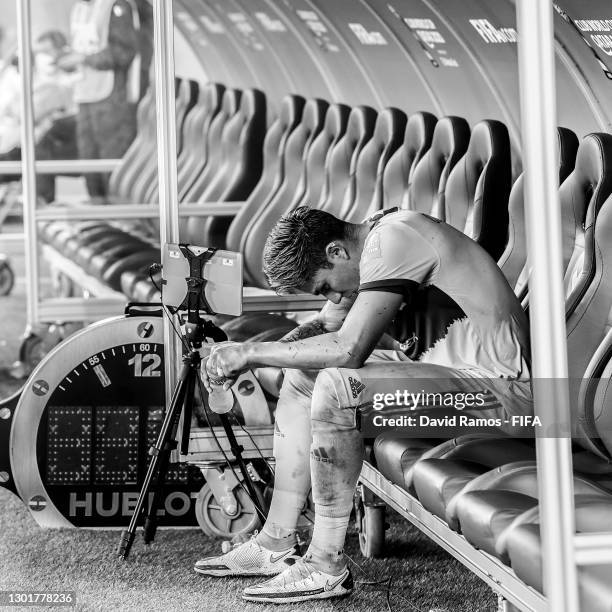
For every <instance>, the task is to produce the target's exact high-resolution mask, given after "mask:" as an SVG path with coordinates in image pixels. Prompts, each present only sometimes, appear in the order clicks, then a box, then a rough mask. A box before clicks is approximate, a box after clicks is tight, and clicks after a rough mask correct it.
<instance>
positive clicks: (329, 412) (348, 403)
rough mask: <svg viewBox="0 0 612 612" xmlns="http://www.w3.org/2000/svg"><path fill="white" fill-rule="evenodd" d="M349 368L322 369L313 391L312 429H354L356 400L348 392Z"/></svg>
mask: <svg viewBox="0 0 612 612" xmlns="http://www.w3.org/2000/svg"><path fill="white" fill-rule="evenodd" d="M347 372H349V370H345V369H342V368H327V369H325V370H321V372H319V375H318V376H317V380H316V381H315V386H314V390H313V393H312V417H311V418H312V430H313V432H315V431H318V430H327V429H337V428H341V429H354V428H355V427H356V425H357V424H356V415H355V406H356V404H355V402H354V400H353V398H352V396H351V395H350V386H349V391H348V392H347V382H348V374H347Z"/></svg>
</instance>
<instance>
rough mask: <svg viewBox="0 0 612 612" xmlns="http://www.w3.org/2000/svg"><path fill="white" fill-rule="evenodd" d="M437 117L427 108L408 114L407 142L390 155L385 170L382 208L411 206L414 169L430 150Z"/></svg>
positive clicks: (405, 139)
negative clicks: (410, 196) (428, 111)
mask: <svg viewBox="0 0 612 612" xmlns="http://www.w3.org/2000/svg"><path fill="white" fill-rule="evenodd" d="M436 121H437V118H436V116H435V115H432V114H431V113H427V112H419V113H414V114H412V115H410V117H408V122H407V123H406V131H405V132H404V142H403V143H402V146H401V147H400V148H399V149H398V150H397V151H396V152H395V153H394V154H393V155H392V156H391V159H389V163H388V164H387V165H386V167H385V171H384V174H383V206H382V207H383V208H391V207H393V206H398V207H399V208H407V209H410V203H409V193H410V185H411V184H412V178H413V174H414V170H415V168H416V166H417V164H418V163H419V162H420V161H421V158H422V157H423V155H425V153H426V152H427V151H428V150H429V147H430V146H431V141H432V138H433V133H434V129H435V127H436Z"/></svg>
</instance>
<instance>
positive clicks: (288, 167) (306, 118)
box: [242, 98, 329, 287]
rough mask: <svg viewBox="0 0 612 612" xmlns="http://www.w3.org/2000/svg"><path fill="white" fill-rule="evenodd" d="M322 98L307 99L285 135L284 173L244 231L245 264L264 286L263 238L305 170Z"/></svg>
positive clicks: (322, 116) (322, 118) (322, 111)
mask: <svg viewBox="0 0 612 612" xmlns="http://www.w3.org/2000/svg"><path fill="white" fill-rule="evenodd" d="M328 106H329V105H328V103H327V102H326V101H325V100H319V99H316V98H313V99H311V100H308V101H307V102H306V105H305V106H304V112H303V114H302V120H301V121H300V123H299V124H298V125H297V126H296V127H295V129H294V130H293V131H292V132H291V134H290V135H289V138H288V139H287V145H286V147H285V151H284V158H285V159H284V169H285V176H284V178H283V181H282V183H281V185H280V187H279V188H278V191H277V192H276V193H275V194H274V195H273V196H272V198H271V199H270V200H269V201H268V202H266V204H265V206H264V207H263V209H262V210H261V211H260V212H259V214H258V215H257V216H256V217H255V218H254V219H253V223H252V224H251V225H249V226H248V227H247V229H246V232H247V235H246V237H245V240H244V243H243V245H242V248H243V254H244V265H245V267H246V268H247V269H248V273H249V277H250V278H251V279H252V280H253V281H254V284H255V285H257V286H259V287H267V286H268V282H267V280H266V278H265V275H264V273H263V251H264V245H265V242H266V239H267V237H268V234H269V233H270V230H271V229H272V228H273V227H274V224H275V223H276V222H277V221H278V219H280V217H281V216H282V215H283V214H285V213H286V212H288V210H287V209H288V207H289V205H290V204H291V202H293V201H294V200H295V198H296V192H297V190H298V187H299V185H300V179H301V177H302V175H303V173H304V165H305V160H306V156H307V155H308V151H309V149H310V146H311V144H312V142H313V141H314V139H315V138H316V137H317V136H318V135H319V133H320V132H321V130H322V129H323V125H324V123H325V113H326V112H327V109H328Z"/></svg>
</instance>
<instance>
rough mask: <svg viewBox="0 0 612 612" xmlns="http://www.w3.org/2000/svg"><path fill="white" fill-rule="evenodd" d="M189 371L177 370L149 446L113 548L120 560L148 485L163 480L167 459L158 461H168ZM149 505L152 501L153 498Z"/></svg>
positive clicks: (151, 513)
mask: <svg viewBox="0 0 612 612" xmlns="http://www.w3.org/2000/svg"><path fill="white" fill-rule="evenodd" d="M190 371H191V366H190V364H189V363H185V364H184V365H183V368H182V370H181V374H180V376H179V380H178V382H177V386H176V388H175V390H174V393H173V395H172V401H171V402H170V406H169V407H168V411H167V412H166V415H165V416H164V420H163V422H162V426H161V429H160V431H159V435H158V438H157V442H156V443H155V445H154V446H152V447H151V449H150V451H149V452H150V454H151V461H150V462H149V467H148V468H147V473H146V475H145V479H144V482H143V485H142V488H141V490H140V495H139V496H138V500H137V502H136V506H135V508H134V513H133V514H132V518H131V519H130V524H129V526H128V528H127V529H126V530H125V531H123V532H122V534H121V540H120V542H119V547H118V549H117V554H118V555H119V557H121V558H123V559H127V557H128V555H129V554H130V550H131V548H132V544H133V543H134V538H135V537H136V529H137V527H138V521H139V520H140V515H141V514H142V513H143V511H144V510H145V504H146V501H147V497H148V494H149V489H150V488H151V483H152V482H153V477H154V476H155V474H156V473H157V480H158V482H163V479H164V477H165V471H166V469H167V467H168V460H166V461H165V462H164V461H163V460H162V459H163V457H164V455H165V456H167V457H168V458H169V454H170V450H169V449H168V443H169V442H172V441H173V439H174V436H175V435H176V426H177V424H178V419H179V416H180V411H181V408H182V405H183V398H184V397H185V391H186V388H187V380H188V376H189V372H190ZM162 467H164V470H163V472H162V471H161V468H162ZM157 490H159V487H157ZM153 502H155V497H154V499H153ZM156 511H157V507H156V506H155V504H154V503H152V504H151V507H150V508H149V511H148V513H147V515H146V520H149V519H150V518H151V517H152V516H155V513H156Z"/></svg>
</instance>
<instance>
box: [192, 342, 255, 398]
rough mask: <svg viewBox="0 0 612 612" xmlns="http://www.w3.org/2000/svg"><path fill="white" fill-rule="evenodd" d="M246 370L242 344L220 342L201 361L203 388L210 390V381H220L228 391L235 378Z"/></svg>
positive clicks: (244, 351)
mask: <svg viewBox="0 0 612 612" xmlns="http://www.w3.org/2000/svg"><path fill="white" fill-rule="evenodd" d="M247 368H248V361H247V353H246V349H245V347H244V344H242V343H239V342H222V343H220V344H216V345H215V346H213V348H212V349H211V351H210V354H209V355H208V357H206V358H205V359H203V360H202V366H201V370H202V372H201V374H202V381H203V382H204V386H205V387H206V389H207V390H208V391H210V390H211V388H210V385H211V381H212V382H215V381H217V380H219V379H222V380H223V381H224V382H223V388H224V389H226V390H227V389H229V388H230V387H231V386H232V385H233V384H234V380H235V379H236V377H237V376H238V375H239V374H240V373H241V372H243V371H244V370H246V369H247Z"/></svg>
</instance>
